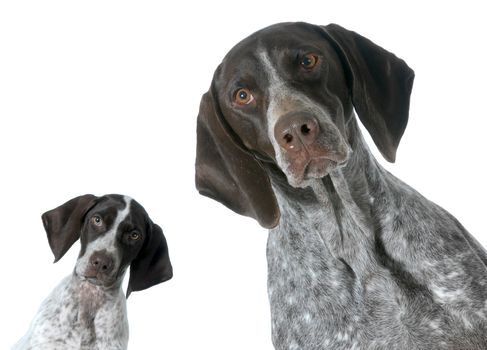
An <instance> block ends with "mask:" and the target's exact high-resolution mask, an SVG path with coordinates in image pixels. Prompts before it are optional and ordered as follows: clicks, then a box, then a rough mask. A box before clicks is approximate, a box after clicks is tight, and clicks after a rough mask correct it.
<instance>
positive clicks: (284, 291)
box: [196, 23, 487, 350]
mask: <svg viewBox="0 0 487 350" xmlns="http://www.w3.org/2000/svg"><path fill="white" fill-rule="evenodd" d="M413 79H414V73H413V71H412V70H411V69H410V68H409V67H408V66H407V65H406V63H405V62H404V61H403V60H401V59H399V58H397V57H396V56H395V55H393V54H392V53H390V52H387V51H386V50H384V49H382V48H381V47H379V46H377V45H375V44H374V43H372V42H371V41H370V40H368V39H366V38H364V37H362V36H360V35H358V34H357V33H354V32H351V31H348V30H346V29H344V28H342V27H340V26H338V25H333V24H332V25H328V26H315V25H310V24H307V23H281V24H277V25H274V26H270V27H268V28H265V29H263V30H261V31H258V32H257V33H254V34H253V35H251V36H250V37H248V38H246V39H244V40H243V41H242V42H240V43H239V44H237V45H236V46H235V47H234V48H233V49H232V50H231V51H230V52H229V53H228V54H227V55H226V57H225V58H224V60H223V62H222V63H221V65H220V66H219V67H218V69H217V70H216V72H215V75H214V78H213V82H212V84H211V88H210V90H209V91H208V93H206V94H205V95H204V96H203V98H202V102H201V107H200V113H199V115H198V121H197V123H198V126H197V137H198V140H197V156H196V186H197V188H198V190H199V191H200V193H202V194H203V195H206V196H209V197H211V198H213V199H215V200H218V201H220V202H222V203H223V204H225V205H226V206H228V207H229V208H230V209H232V210H234V211H236V212H237V213H240V214H243V215H247V216H250V217H253V218H255V219H256V220H258V222H259V223H260V224H261V225H262V226H264V227H267V228H269V229H270V231H269V239H268V245H267V259H268V294H269V300H270V305H271V315H272V338H273V343H274V346H275V348H276V349H278V350H298V349H300V350H321V349H333V350H338V349H343V350H345V349H354V350H358V349H362V350H364V349H367V350H369V349H384V350H385V349H402V350H411V349H450V350H454V349H455V350H458V349H465V350H467V349H469V350H473V349H477V350H480V349H486V348H487V254H486V251H485V250H484V249H483V248H482V247H481V246H480V244H479V243H478V242H477V241H476V240H475V239H474V238H473V237H472V236H471V235H470V234H469V233H468V232H467V231H466V230H465V229H464V228H463V227H462V225H461V224H460V223H459V222H458V221H457V220H456V219H455V218H454V217H453V216H452V215H450V214H449V213H448V212H446V211H445V210H444V209H442V208H440V207H439V206H437V205H436V204H434V203H432V202H430V201H429V200H427V199H426V198H424V197H423V196H421V195H420V194H419V193H418V192H416V191H415V190H414V189H412V188H411V187H409V186H408V185H406V184H405V183H403V182H402V181H400V180H399V179H397V178H396V177H394V176H393V175H391V174H390V173H389V172H387V171H386V170H385V169H384V168H383V167H382V166H381V165H380V164H379V163H378V162H377V161H376V159H375V158H374V157H373V155H372V154H371V152H370V151H369V149H368V147H367V145H366V143H365V141H364V139H363V137H362V134H361V132H360V129H359V126H358V122H357V120H358V119H360V121H361V122H362V124H363V125H364V126H365V128H366V129H367V131H368V132H369V133H370V135H371V136H372V139H373V140H374V142H375V144H376V146H377V147H378V149H379V151H380V152H381V153H382V155H383V156H384V157H385V158H386V159H387V160H388V161H391V162H392V161H394V160H395V154H396V149H397V146H398V144H399V141H400V139H401V136H402V135H403V132H404V130H405V128H406V125H407V120H408V113H409V98H410V93H411V89H412V83H413ZM354 110H355V111H356V113H357V116H358V118H357V117H356V116H355V113H354Z"/></svg>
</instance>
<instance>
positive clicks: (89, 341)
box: [13, 275, 128, 350]
mask: <svg viewBox="0 0 487 350" xmlns="http://www.w3.org/2000/svg"><path fill="white" fill-rule="evenodd" d="M127 343H128V321H127V311H126V302H125V295H124V293H123V291H122V289H121V288H115V289H111V290H105V289H103V287H102V286H96V285H94V284H91V283H89V282H87V281H82V280H80V279H79V278H78V277H76V276H75V275H72V276H69V277H67V278H65V279H64V280H63V281H62V282H61V283H60V284H59V285H58V286H57V287H56V288H55V289H54V290H53V292H52V293H51V294H50V295H49V297H48V298H47V299H46V300H45V301H44V302H43V303H42V305H41V307H40V309H39V312H38V313H37V315H36V316H35V318H34V320H33V321H32V323H31V326H30V329H29V331H28V332H27V334H26V335H25V336H24V338H22V339H21V340H20V341H19V342H18V343H17V344H16V345H15V346H14V347H13V350H20V349H22V350H24V349H25V350H30V349H32V350H34V349H35V350H44V349H45V350H48V349H49V350H70V349H73V350H74V349H82V350H108V349H113V350H120V349H127Z"/></svg>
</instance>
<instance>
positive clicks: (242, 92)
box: [235, 88, 254, 106]
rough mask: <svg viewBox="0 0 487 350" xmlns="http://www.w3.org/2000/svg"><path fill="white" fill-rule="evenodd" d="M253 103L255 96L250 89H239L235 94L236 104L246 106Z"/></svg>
mask: <svg viewBox="0 0 487 350" xmlns="http://www.w3.org/2000/svg"><path fill="white" fill-rule="evenodd" d="M253 101H254V95H252V93H251V92H250V90H249V89H245V88H242V89H238V90H237V91H236V92H235V103H236V104H238V105H240V106H244V105H248V104H251V103H252V102H253Z"/></svg>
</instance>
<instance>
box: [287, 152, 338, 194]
mask: <svg viewBox="0 0 487 350" xmlns="http://www.w3.org/2000/svg"><path fill="white" fill-rule="evenodd" d="M345 165H346V162H343V163H340V164H339V163H337V162H335V161H333V160H330V159H328V158H318V159H311V160H310V161H309V162H308V164H307V165H306V166H305V167H304V169H303V170H302V171H301V172H299V173H296V172H294V173H292V172H291V173H290V174H288V175H287V178H288V182H289V184H290V185H291V186H293V187H295V188H305V187H309V186H311V184H312V183H313V182H314V181H315V180H317V179H322V178H323V177H325V176H327V175H328V174H330V172H332V171H333V170H336V169H338V168H341V167H343V166H345Z"/></svg>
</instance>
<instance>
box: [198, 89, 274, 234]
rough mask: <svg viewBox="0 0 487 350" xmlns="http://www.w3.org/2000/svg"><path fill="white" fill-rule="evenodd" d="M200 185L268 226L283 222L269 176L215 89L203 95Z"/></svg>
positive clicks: (207, 192)
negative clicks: (228, 118)
mask: <svg viewBox="0 0 487 350" xmlns="http://www.w3.org/2000/svg"><path fill="white" fill-rule="evenodd" d="M196 133H197V145H196V188H197V189H198V191H199V192H200V193H201V194H202V195H204V196H207V197H210V198H213V199H214V200H216V201H218V202H220V203H223V204H224V205H225V206H227V207H228V208H230V209H231V210H233V211H235V212H236V213H238V214H242V215H245V216H250V217H251V218H254V219H256V220H257V221H258V222H259V224H260V225H261V226H263V227H265V228H272V227H275V226H276V225H277V224H278V223H279V216H280V213H279V207H278V206H277V201H276V197H275V195H274V191H273V190H272V187H271V183H270V180H269V177H268V176H267V174H266V172H265V170H264V169H263V168H262V166H261V164H260V163H259V162H258V161H257V160H256V159H255V157H254V156H253V155H252V154H251V153H250V152H249V151H246V150H245V149H244V146H243V144H237V142H236V138H237V136H236V135H234V134H232V133H233V131H232V130H230V128H229V126H228V125H226V122H225V120H224V117H223V115H222V113H221V111H220V109H219V106H218V102H217V101H216V100H215V96H214V94H213V92H212V89H210V91H208V92H207V93H206V94H204V95H203V98H202V99H201V104H200V111H199V114H198V119H197V129H196Z"/></svg>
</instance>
